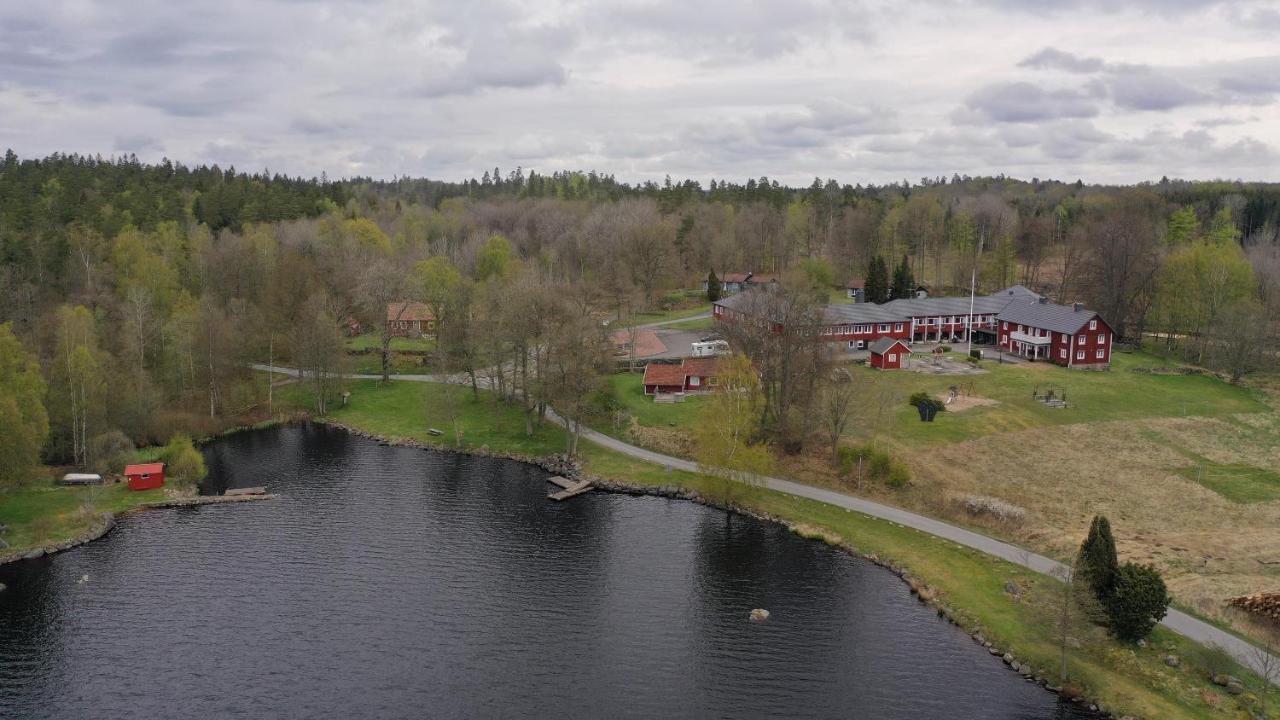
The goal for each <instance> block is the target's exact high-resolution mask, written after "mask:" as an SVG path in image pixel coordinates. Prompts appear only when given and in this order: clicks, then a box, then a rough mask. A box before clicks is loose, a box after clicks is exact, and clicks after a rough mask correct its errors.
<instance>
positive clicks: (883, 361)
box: [871, 337, 911, 370]
mask: <svg viewBox="0 0 1280 720" xmlns="http://www.w3.org/2000/svg"><path fill="white" fill-rule="evenodd" d="M910 354H911V348H909V347H907V344H906V343H905V342H903V341H902V340H900V339H898V338H891V337H885V338H880V339H879V340H877V341H875V342H873V343H871V367H873V368H880V369H881V370H897V369H899V368H901V367H902V365H903V363H904V362H905V361H906V359H907V356H908V355H910Z"/></svg>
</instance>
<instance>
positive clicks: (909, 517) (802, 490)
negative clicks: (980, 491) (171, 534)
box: [253, 365, 1280, 672]
mask: <svg viewBox="0 0 1280 720" xmlns="http://www.w3.org/2000/svg"><path fill="white" fill-rule="evenodd" d="M253 367H254V369H256V370H263V371H268V370H274V371H275V372H278V373H284V374H286V375H291V376H294V377H296V376H297V374H298V371H297V370H292V369H289V368H282V367H278V366H277V367H275V368H274V369H273V368H270V367H267V366H265V365H254V366H253ZM346 377H349V378H356V379H377V378H379V377H381V376H379V375H354V374H352V375H347V376H346ZM396 378H397V379H399V380H409V381H413V382H436V381H440V380H443V379H446V378H444V377H442V376H432V375H397V376H396ZM451 379H452V380H453V381H454V382H458V381H459V379H460V378H457V377H454V378H451ZM548 415H549V416H550V417H551V418H552V419H553V420H555V421H556V422H558V423H560V424H561V425H564V424H565V422H564V419H563V418H561V417H560V416H559V415H556V413H555V412H554V411H550V410H549V411H548ZM582 436H583V437H585V438H587V439H588V440H590V441H591V442H594V443H596V444H597V445H601V446H603V447H606V448H608V449H610V450H614V451H616V452H619V453H622V454H623V455H629V456H630V457H633V458H637V459H639V460H644V461H647V462H651V463H656V464H658V465H664V466H668V467H671V468H675V469H677V470H685V471H688V472H697V471H698V466H697V463H694V462H692V461H690V460H685V459H683V458H678V457H673V456H671V455H664V454H662V453H658V452H654V451H652V450H646V449H644V448H642V447H637V446H635V445H632V444H630V443H626V442H623V441H622V440H619V439H617V438H614V437H610V436H608V435H605V434H604V433H601V432H597V431H595V430H591V429H590V428H583V429H582ZM763 482H764V486H765V487H767V488H769V489H770V490H776V491H778V492H783V493H787V494H788V495H795V496H796V497H802V498H808V499H810V500H817V501H818V502H824V503H827V504H830V505H835V506H836V507H842V508H846V509H849V510H854V511H857V512H860V513H863V514H864V515H870V516H871V517H877V518H880V519H882V520H889V521H891V522H895V523H898V524H899V525H904V526H906V527H909V528H914V529H916V530H920V531H921V532H926V533H929V534H930V535H935V536H937V537H940V538H943V539H944V540H950V541H951V542H954V543H956V544H958V545H963V546H965V547H968V548H972V549H974V550H978V551H980V552H983V553H986V554H987V555H993V556H995V557H998V558H1000V559H1001V560H1006V561H1008V562H1011V563H1013V564H1015V565H1019V566H1021V567H1025V568H1029V569H1031V570H1034V571H1035V572H1038V573H1042V574H1044V575H1051V576H1053V577H1057V578H1062V577H1065V576H1066V572H1067V566H1066V565H1064V564H1062V563H1060V562H1058V561H1057V560H1054V559H1052V558H1047V557H1045V556H1043V555H1038V554H1036V553H1033V552H1031V551H1030V550H1026V549H1024V548H1020V547H1018V546H1016V545H1010V544H1009V543H1006V542H1003V541H1000V540H996V539H995V538H992V537H987V536H986V535H982V534H980V533H976V532H973V531H972V530H966V529H964V528H962V527H957V526H955V525H951V524H949V523H945V522H942V521H941V520H935V519H933V518H930V517H925V516H924V515H918V514H916V513H913V512H908V511H906V510H903V509H901V508H896V507H893V506H892V505H884V504H881V503H877V502H872V501H870V500H864V499H862V498H858V497H854V496H852V495H846V494H844V493H838V492H835V491H833V490H825V489H823V488H817V487H813V486H811V485H803V484H801V483H797V482H792V481H790V480H783V479H781V478H774V477H766V478H764V479H763ZM1161 624H1162V625H1164V626H1165V627H1167V628H1169V629H1170V630H1173V631H1174V632H1176V633H1178V634H1180V635H1183V636H1185V637H1187V638H1190V639H1192V640H1194V641H1196V642H1198V643H1200V644H1202V645H1216V646H1218V647H1221V648H1222V649H1224V650H1226V651H1227V652H1229V653H1230V654H1231V656H1232V657H1234V658H1235V659H1236V660H1238V661H1239V662H1240V663H1241V664H1243V665H1246V666H1248V667H1250V668H1253V670H1254V671H1255V672H1261V670H1262V665H1263V663H1262V658H1261V657H1260V651H1259V650H1258V648H1257V647H1256V646H1254V645H1251V644H1249V643H1247V642H1245V641H1243V640H1241V639H1240V638H1238V637H1236V636H1235V635H1232V634H1230V633H1227V632H1224V631H1222V630H1219V629H1218V628H1216V627H1214V626H1213V625H1210V624H1209V623H1206V622H1204V621H1202V620H1199V619H1197V618H1194V617H1192V616H1190V615H1188V614H1186V613H1184V612H1182V611H1180V610H1174V609H1172V608H1170V609H1169V613H1168V614H1167V615H1165V618H1164V620H1162V621H1161ZM1275 662H1280V659H1277V660H1276V661H1275ZM1273 667H1274V664H1273Z"/></svg>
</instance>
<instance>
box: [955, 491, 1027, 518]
mask: <svg viewBox="0 0 1280 720" xmlns="http://www.w3.org/2000/svg"><path fill="white" fill-rule="evenodd" d="M959 504H960V507H961V508H962V509H963V510H964V511H965V512H966V513H968V514H969V515H971V516H973V517H985V518H990V519H992V520H996V521H998V522H1002V523H1006V524H1009V525H1021V524H1022V523H1023V521H1025V520H1026V519H1027V511H1026V510H1023V509H1022V508H1020V507H1018V506H1017V505H1014V504H1013V503H1009V502H1005V501H1004V500H1001V499H1000V498H993V497H987V496H986V495H965V496H963V497H961V498H960V499H959Z"/></svg>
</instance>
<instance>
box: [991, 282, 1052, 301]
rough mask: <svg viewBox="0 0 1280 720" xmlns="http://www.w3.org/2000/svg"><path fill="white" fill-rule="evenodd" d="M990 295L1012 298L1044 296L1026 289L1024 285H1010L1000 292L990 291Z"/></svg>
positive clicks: (1034, 298) (1025, 298) (1033, 298)
mask: <svg viewBox="0 0 1280 720" xmlns="http://www.w3.org/2000/svg"><path fill="white" fill-rule="evenodd" d="M991 297H1009V298H1013V299H1014V300H1039V299H1040V298H1042V297H1044V296H1043V295H1041V294H1040V293H1036V292H1032V291H1030V290H1028V289H1027V287H1026V286H1025V285H1010V286H1009V287H1007V288H1005V289H1003V290H1001V291H1000V292H995V293H991Z"/></svg>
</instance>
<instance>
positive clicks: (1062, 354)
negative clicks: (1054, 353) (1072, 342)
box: [1058, 348, 1067, 360]
mask: <svg viewBox="0 0 1280 720" xmlns="http://www.w3.org/2000/svg"><path fill="white" fill-rule="evenodd" d="M1058 357H1060V358H1062V359H1063V360H1066V359H1067V349H1066V348H1059V349H1058Z"/></svg>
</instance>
